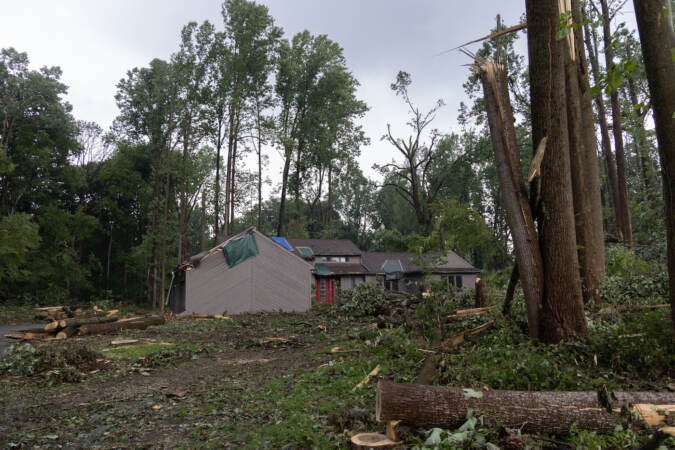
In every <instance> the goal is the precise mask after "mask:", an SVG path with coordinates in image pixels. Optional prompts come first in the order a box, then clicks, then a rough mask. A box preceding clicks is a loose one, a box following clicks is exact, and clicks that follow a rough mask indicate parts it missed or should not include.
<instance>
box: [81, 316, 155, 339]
mask: <svg viewBox="0 0 675 450" xmlns="http://www.w3.org/2000/svg"><path fill="white" fill-rule="evenodd" d="M165 322H166V320H165V319H164V317H162V316H149V317H141V318H138V319H132V320H126V321H117V322H108V323H90V324H86V325H81V326H80V328H79V330H78V334H80V335H88V334H101V333H109V332H111V331H119V330H123V329H135V330H144V329H146V328H147V327H149V326H151V325H164V323H165Z"/></svg>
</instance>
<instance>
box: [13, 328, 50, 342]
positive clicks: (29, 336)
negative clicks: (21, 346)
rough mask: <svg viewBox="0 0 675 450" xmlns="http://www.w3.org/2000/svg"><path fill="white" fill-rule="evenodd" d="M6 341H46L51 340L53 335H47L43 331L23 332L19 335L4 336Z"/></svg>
mask: <svg viewBox="0 0 675 450" xmlns="http://www.w3.org/2000/svg"><path fill="white" fill-rule="evenodd" d="M4 336H5V337H6V338H8V339H20V340H27V341H30V340H34V339H44V340H46V341H48V340H50V339H52V338H53V337H54V335H53V334H52V333H48V332H46V331H44V330H40V331H25V332H21V333H8V334H5V335H4Z"/></svg>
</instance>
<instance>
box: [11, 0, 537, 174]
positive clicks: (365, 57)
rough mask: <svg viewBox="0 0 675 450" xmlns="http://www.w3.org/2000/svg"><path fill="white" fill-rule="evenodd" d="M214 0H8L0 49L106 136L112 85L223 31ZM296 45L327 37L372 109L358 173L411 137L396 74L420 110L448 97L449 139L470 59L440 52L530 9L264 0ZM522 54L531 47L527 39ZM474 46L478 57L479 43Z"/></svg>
mask: <svg viewBox="0 0 675 450" xmlns="http://www.w3.org/2000/svg"><path fill="white" fill-rule="evenodd" d="M221 3H222V2H220V1H217V0H189V1H186V0H60V1H55V0H21V1H18V0H11V1H6V2H3V8H2V9H3V11H2V15H0V47H2V48H6V47H14V48H16V49H17V50H18V51H22V52H27V53H28V56H29V58H30V60H31V66H32V68H35V69H37V68H39V67H41V66H45V65H46V66H60V67H61V69H62V70H63V77H62V81H63V82H64V83H65V84H66V85H68V86H69V91H68V97H67V100H68V101H69V102H70V103H71V104H72V105H73V107H74V109H73V113H74V115H75V117H76V118H77V119H82V120H88V121H95V122H97V123H98V124H99V125H101V126H102V127H103V128H104V129H105V128H108V127H109V126H110V124H111V122H112V120H113V118H114V117H115V116H116V115H117V107H116V105H115V100H114V95H115V90H116V88H115V85H116V84H117V82H118V81H119V80H120V79H121V78H123V77H124V76H125V73H126V71H127V70H129V69H131V68H133V67H143V66H147V64H148V63H149V62H150V60H152V59H153V58H162V59H168V58H169V57H170V55H171V53H173V52H175V51H176V50H177V49H178V43H179V37H180V30H181V28H182V27H183V26H184V25H185V24H187V23H188V22H189V21H197V22H202V21H204V20H209V21H211V22H212V23H214V24H215V25H216V27H217V28H218V29H222V19H221V16H220V9H221ZM259 3H264V4H266V5H267V6H268V7H269V10H270V14H271V15H272V17H274V19H275V21H276V24H277V25H278V26H280V27H282V28H283V29H284V32H285V37H286V38H288V39H290V38H291V37H292V36H293V35H294V34H295V33H297V32H299V31H302V30H304V29H307V30H309V31H310V32H311V33H312V34H315V35H316V34H326V35H328V37H329V38H331V39H332V40H334V41H335V42H337V43H338V44H339V45H340V46H342V48H343V49H344V55H345V57H346V60H347V66H348V67H349V69H350V70H351V71H352V72H353V74H354V75H355V77H356V79H357V80H358V81H359V82H360V83H361V87H360V89H359V91H358V96H359V98H360V99H361V100H364V101H365V102H366V103H367V104H368V106H369V107H370V111H369V112H368V113H367V115H366V117H365V118H364V120H363V123H362V124H363V126H364V129H365V131H366V133H367V135H368V136H369V137H370V139H371V145H370V146H369V147H366V148H364V149H363V151H362V157H361V159H360V162H361V167H362V169H363V170H364V171H365V172H366V173H367V174H368V175H370V176H372V175H373V172H372V171H371V170H370V167H371V166H372V164H373V163H374V162H388V161H389V160H391V159H392V158H393V157H395V156H396V155H395V151H394V150H393V149H392V148H390V147H389V146H388V145H387V144H386V143H383V142H380V136H381V135H382V134H383V133H384V132H385V131H386V125H387V123H391V125H392V128H393V130H394V131H395V133H397V134H400V135H403V134H404V133H406V130H405V128H404V127H405V121H406V111H405V108H404V106H403V104H402V103H401V101H400V99H398V98H396V96H395V95H394V94H393V92H392V91H391V90H390V89H389V85H390V83H391V82H392V81H393V80H394V78H395V75H396V73H397V72H398V71H399V70H406V71H407V72H409V73H410V74H411V76H412V80H413V85H412V87H411V95H412V97H413V100H414V101H415V103H417V104H418V105H420V106H421V107H423V108H429V107H431V106H433V104H434V102H435V100H436V99H439V98H440V99H443V100H444V101H445V103H446V106H445V107H444V108H443V109H442V110H441V111H440V112H439V114H438V116H437V118H436V121H435V122H434V127H435V128H438V129H440V130H441V131H450V130H452V129H453V127H455V126H456V120H455V117H456V115H457V108H458V106H459V103H460V101H461V100H463V99H465V96H464V93H463V90H462V83H463V82H464V81H465V80H466V78H467V76H468V73H469V69H468V68H467V67H466V66H465V65H466V64H467V63H469V62H470V61H469V58H468V57H466V56H464V55H463V54H461V53H459V52H456V51H455V52H450V53H447V54H444V55H441V56H438V54H439V53H440V52H443V51H444V50H448V49H450V48H453V47H456V46H457V45H460V44H462V43H465V42H467V41H470V40H473V39H475V38H478V37H480V36H483V35H485V34H487V33H488V32H489V30H490V28H492V27H494V24H495V16H496V15H497V14H498V13H500V14H501V15H502V18H503V21H504V22H505V23H506V24H507V25H513V24H516V23H519V22H520V17H521V15H522V14H523V12H524V1H515V0H507V1H504V0H473V1H470V2H466V1H447V0H331V1H328V0H324V1H319V0H313V1H312V0H265V1H260V2H259ZM520 41H521V46H522V47H521V48H523V49H524V46H525V43H524V41H525V40H524V38H523V36H522V33H521V39H520ZM470 48H472V49H477V48H478V44H474V45H473V46H471V47H470Z"/></svg>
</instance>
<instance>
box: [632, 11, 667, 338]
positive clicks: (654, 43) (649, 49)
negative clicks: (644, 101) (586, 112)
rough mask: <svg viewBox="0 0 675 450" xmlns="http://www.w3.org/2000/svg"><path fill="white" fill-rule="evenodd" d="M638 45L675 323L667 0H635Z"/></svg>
mask: <svg viewBox="0 0 675 450" xmlns="http://www.w3.org/2000/svg"><path fill="white" fill-rule="evenodd" d="M633 3H634V5H635V16H636V18H637V24H638V31H639V33H640V45H641V47H642V55H643V58H644V61H645V69H646V71H647V82H648V83H649V91H650V93H651V98H652V107H653V109H654V123H655V124H656V139H657V141H658V144H659V156H660V159H661V173H662V175H663V201H664V204H665V214H666V219H665V220H666V234H667V237H666V239H667V245H668V278H669V287H670V306H671V308H670V313H671V317H672V321H673V327H675V119H674V116H673V114H675V113H674V110H675V89H673V86H675V64H674V63H673V61H672V49H673V47H675V33H674V32H673V12H672V9H671V6H670V2H669V1H668V0H634V2H633Z"/></svg>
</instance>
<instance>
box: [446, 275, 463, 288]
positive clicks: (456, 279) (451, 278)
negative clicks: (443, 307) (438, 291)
mask: <svg viewBox="0 0 675 450" xmlns="http://www.w3.org/2000/svg"><path fill="white" fill-rule="evenodd" d="M461 287H462V276H461V275H448V288H457V289H460V288H461Z"/></svg>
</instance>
